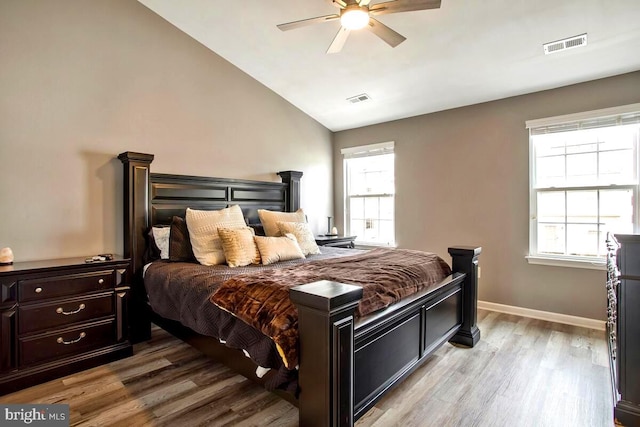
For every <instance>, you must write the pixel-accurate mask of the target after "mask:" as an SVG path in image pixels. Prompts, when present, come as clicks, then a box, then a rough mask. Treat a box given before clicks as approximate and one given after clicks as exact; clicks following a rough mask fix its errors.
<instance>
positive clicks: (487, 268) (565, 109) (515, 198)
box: [334, 72, 640, 319]
mask: <svg viewBox="0 0 640 427" xmlns="http://www.w3.org/2000/svg"><path fill="white" fill-rule="evenodd" d="M637 102H640V72H635V73H630V74H626V75H621V76H617V77H612V78H607V79H602V80H597V81H592V82H588V83H584V84H579V85H574V86H567V87H563V88H559V89H554V90H549V91H545V92H538V93H534V94H530V95H524V96H518V97H514V98H509V99H504V100H499V101H494V102H488V103H484V104H479V105H473V106H470V107H465V108H459V109H454V110H448V111H442V112H438V113H434V114H427V115H423V116H418V117H413V118H409V119H404V120H398V121H394V122H389V123H383V124H380V125H375V126H368V127H364V128H359V129H353V130H347V131H342V132H338V133H336V134H335V135H334V194H335V196H334V205H335V207H336V209H335V211H336V212H342V209H343V188H342V159H341V155H340V149H341V148H343V147H351V146H356V145H363V144H371V143H375V142H384V141H395V143H396V146H395V152H396V191H397V194H396V221H397V225H396V239H397V243H398V245H399V246H400V247H404V248H413V249H421V250H428V251H433V252H436V253H439V254H444V255H446V258H447V259H448V255H447V247H448V246H451V245H458V244H465V245H480V246H482V248H483V253H482V255H481V258H480V265H481V269H482V277H481V278H480V284H479V297H480V299H481V300H484V301H489V302H494V303H499V304H507V305H513V306H519V307H526V308H531V309H535V310H543V311H550V312H556V313H563V314H568V315H574V316H581V317H587V318H592V319H604V318H605V317H606V316H605V308H606V303H605V301H606V294H605V290H604V280H605V274H604V272H603V271H597V270H585V269H577V268H566V267H550V266H539V265H529V264H528V263H527V261H526V260H525V258H524V257H525V255H527V253H528V247H529V235H528V230H529V219H528V218H529V187H528V182H529V172H528V169H529V163H528V162H529V160H528V143H529V140H528V132H527V130H526V129H525V121H526V120H529V119H537V118H542V117H550V116H556V115H561V114H569V113H576V112H582V111H588V110H595V109H599V108H606V107H613V106H618V105H625V104H631V103H637ZM338 221H339V222H338V227H339V228H340V229H342V228H343V224H342V218H339V217H338Z"/></svg>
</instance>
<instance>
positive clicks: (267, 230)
mask: <svg viewBox="0 0 640 427" xmlns="http://www.w3.org/2000/svg"><path fill="white" fill-rule="evenodd" d="M258 217H260V222H261V223H262V226H263V227H264V234H265V235H267V236H269V237H277V236H282V234H280V229H279V228H278V224H277V222H278V221H282V222H307V217H306V216H305V215H304V211H303V210H302V209H298V210H297V211H295V212H277V211H269V210H266V209H258Z"/></svg>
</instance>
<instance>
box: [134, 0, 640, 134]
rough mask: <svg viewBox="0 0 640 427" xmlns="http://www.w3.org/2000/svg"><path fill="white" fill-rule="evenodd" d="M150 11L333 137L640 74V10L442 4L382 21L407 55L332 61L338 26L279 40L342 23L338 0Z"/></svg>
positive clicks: (246, 1)
mask: <svg viewBox="0 0 640 427" xmlns="http://www.w3.org/2000/svg"><path fill="white" fill-rule="evenodd" d="M139 1H140V2H141V3H143V4H144V5H146V6H147V7H149V8H150V9H151V10H153V11H155V12H156V13H158V14H159V15H160V16H162V17H163V18H164V19H166V20H167V21H169V22H170V23H172V24H173V25H175V26H176V27H178V28H180V29H181V30H182V31H184V32H185V33H187V34H189V35H190V36H191V37H193V38H194V39H196V40H198V41H199V42H200V43H202V44H204V45H205V46H207V47H209V48H210V49H211V50H212V51H214V52H215V53H217V54H218V55H220V56H222V57H223V58H225V59H226V60H228V61H229V62H231V63H232V64H234V65H235V66H237V67H238V68H240V69H241V70H243V71H244V72H246V73H247V74H249V75H250V76H252V77H253V78H255V79H256V80H258V81H260V82H261V83H262V84H264V85H265V86H267V87H269V88H270V89H272V90H273V91H274V92H276V93H277V94H279V95H280V96H282V97H283V98H285V99H287V100H288V101H289V102H291V103H292V104H294V105H295V106H297V107H298V108H300V109H301V110H302V111H304V112H305V113H307V114H308V115H309V116H311V117H313V118H314V119H316V120H317V121H318V122H320V123H321V124H323V125H324V126H326V127H327V128H328V129H330V130H332V131H339V130H344V129H351V128H356V127H360V126H365V125H370V124H375V123H381V122H386V121H390V120H395V119H400V118H405V117H411V116H416V115H420V114H425V113H430V112H434V111H440V110H445V109H449V108H455V107H460V106H464V105H470V104H476V103H480V102H486V101H490V100H494V99H500V98H505V97H509V96H514V95H521V94H525V93H530V92H535V91H539V90H544V89H551V88H554V87H559V86H565V85H568V84H573V83H579V82H583V81H588V80H593V79H598V78H602V77H607V76H612V75H616V74H622V73H626V72H630V71H635V70H640V0H485V1H480V0H442V7H441V8H440V9H435V10H425V11H417V12H405V13H398V14H389V15H381V16H379V17H378V19H379V20H380V21H381V22H382V23H384V24H386V25H387V26H389V27H391V28H392V29H394V30H395V31H397V32H399V33H401V34H402V35H404V36H405V37H406V38H407V40H406V41H405V42H404V43H402V44H400V45H399V46H398V47H396V48H391V47H389V46H388V45H387V44H386V43H384V42H383V41H382V40H381V39H379V38H378V37H376V36H375V35H373V34H372V33H370V32H368V31H366V30H360V31H357V32H356V31H353V32H352V33H351V36H350V37H349V39H348V40H347V43H346V44H345V46H344V48H343V50H342V52H340V53H337V54H331V55H327V54H326V53H325V51H326V50H327V47H328V46H329V44H330V43H331V41H332V39H333V37H334V36H335V34H336V33H337V31H338V29H339V27H340V24H339V22H338V21H334V22H328V23H322V24H317V25H313V26H310V27H305V28H299V29H296V30H291V31H287V32H282V31H280V30H279V29H278V28H276V25H277V24H281V23H286V22H291V21H296V20H300V19H306V18H312V17H316V16H322V15H329V14H335V13H336V12H337V11H338V9H336V8H335V7H333V6H332V5H331V2H330V0H298V1H296V0H270V1H266V0H243V1H222V0H180V1H175V0H139ZM379 2H380V1H375V0H374V1H372V2H371V3H372V4H375V3H379ZM582 33H587V34H588V45H587V46H586V47H582V48H577V49H571V50H567V51H564V52H560V53H557V54H553V55H547V56H545V55H544V53H543V49H542V45H543V43H547V42H551V41H556V40H559V39H562V38H565V37H570V36H575V35H579V34H582ZM361 93H367V94H368V95H369V96H370V97H371V100H370V101H367V102H362V103H358V104H351V103H350V102H348V101H347V100H346V98H348V97H351V96H354V95H358V94H361Z"/></svg>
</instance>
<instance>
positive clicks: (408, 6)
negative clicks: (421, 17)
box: [369, 0, 442, 15]
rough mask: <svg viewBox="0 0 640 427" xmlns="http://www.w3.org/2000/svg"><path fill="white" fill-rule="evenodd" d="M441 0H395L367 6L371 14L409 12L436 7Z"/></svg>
mask: <svg viewBox="0 0 640 427" xmlns="http://www.w3.org/2000/svg"><path fill="white" fill-rule="evenodd" d="M441 2H442V0H395V1H387V2H384V3H378V4H374V5H373V6H371V7H370V8H369V13H371V14H372V15H384V14H387V13H398V12H411V11H413V10H427V9H438V8H439V7H440V3H441Z"/></svg>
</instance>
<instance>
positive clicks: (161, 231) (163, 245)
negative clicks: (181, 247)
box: [151, 227, 171, 259]
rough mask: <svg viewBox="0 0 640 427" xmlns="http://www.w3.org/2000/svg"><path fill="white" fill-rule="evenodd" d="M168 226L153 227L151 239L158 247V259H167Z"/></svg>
mask: <svg viewBox="0 0 640 427" xmlns="http://www.w3.org/2000/svg"><path fill="white" fill-rule="evenodd" d="M170 230H171V229H170V228H169V227H153V228H152V229H151V232H152V233H153V240H154V242H155V243H156V246H157V247H158V249H160V259H169V231H170Z"/></svg>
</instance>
